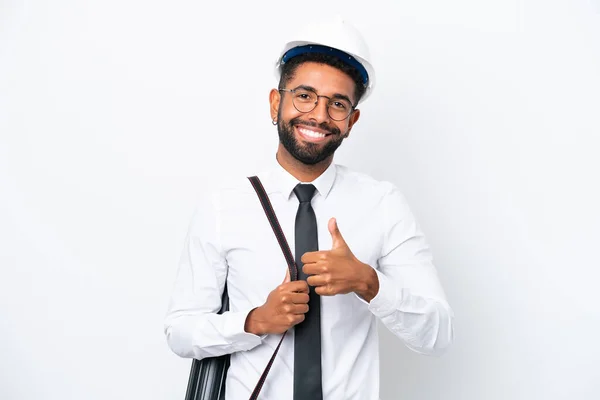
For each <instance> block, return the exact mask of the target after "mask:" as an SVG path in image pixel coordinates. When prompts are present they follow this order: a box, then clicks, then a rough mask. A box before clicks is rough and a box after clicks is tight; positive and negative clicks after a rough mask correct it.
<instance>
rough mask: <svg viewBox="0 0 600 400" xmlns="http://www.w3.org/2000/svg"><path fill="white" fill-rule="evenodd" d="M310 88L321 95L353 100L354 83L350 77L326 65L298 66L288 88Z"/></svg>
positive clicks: (305, 64)
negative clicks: (344, 96)
mask: <svg viewBox="0 0 600 400" xmlns="http://www.w3.org/2000/svg"><path fill="white" fill-rule="evenodd" d="M300 85H305V86H310V87H313V88H315V89H316V90H317V92H318V93H319V94H322V95H325V96H327V95H333V94H344V95H346V96H348V97H349V98H350V99H353V98H354V81H353V80H352V78H350V76H348V75H347V74H345V73H344V72H342V71H340V70H339V69H337V68H334V67H332V66H329V65H327V64H318V63H315V62H305V63H302V64H300V65H299V66H298V68H297V69H296V72H295V74H294V76H293V78H292V79H291V80H290V81H289V83H288V85H287V86H288V88H295V87H298V86H300Z"/></svg>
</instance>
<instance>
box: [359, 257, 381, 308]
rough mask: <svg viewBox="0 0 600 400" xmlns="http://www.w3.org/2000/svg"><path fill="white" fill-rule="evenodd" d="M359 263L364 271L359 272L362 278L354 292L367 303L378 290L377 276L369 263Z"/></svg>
mask: <svg viewBox="0 0 600 400" xmlns="http://www.w3.org/2000/svg"><path fill="white" fill-rule="evenodd" d="M361 264H362V267H363V268H362V269H363V271H364V272H363V273H362V274H360V276H361V277H362V278H361V280H360V282H359V285H358V288H357V290H355V293H356V294H357V295H359V296H360V297H362V298H363V299H364V300H365V301H366V302H367V303H369V302H371V300H372V299H373V297H375V296H376V295H377V293H378V292H379V277H378V276H377V272H375V269H373V268H372V267H371V266H370V265H367V264H364V263H361Z"/></svg>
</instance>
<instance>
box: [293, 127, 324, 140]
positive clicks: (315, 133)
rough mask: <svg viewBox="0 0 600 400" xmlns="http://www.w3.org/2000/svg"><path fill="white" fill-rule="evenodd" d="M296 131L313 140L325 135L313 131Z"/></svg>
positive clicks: (303, 129) (300, 129)
mask: <svg viewBox="0 0 600 400" xmlns="http://www.w3.org/2000/svg"><path fill="white" fill-rule="evenodd" d="M298 130H299V131H300V132H302V133H303V134H305V135H306V136H310V137H313V138H317V139H318V138H324V137H325V136H326V135H325V134H324V133H319V132H315V131H311V130H310V129H305V128H298Z"/></svg>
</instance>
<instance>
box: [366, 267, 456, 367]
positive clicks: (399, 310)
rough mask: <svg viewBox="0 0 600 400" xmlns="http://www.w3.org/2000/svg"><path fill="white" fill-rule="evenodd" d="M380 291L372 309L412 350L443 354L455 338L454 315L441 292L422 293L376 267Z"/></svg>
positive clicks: (428, 353) (370, 307)
mask: <svg viewBox="0 0 600 400" xmlns="http://www.w3.org/2000/svg"><path fill="white" fill-rule="evenodd" d="M377 276H378V278H379V292H378V293H377V295H376V296H375V297H373V298H372V299H371V301H370V303H369V309H370V310H371V312H372V313H373V314H374V315H375V316H377V317H378V318H379V319H380V320H381V322H382V323H383V324H384V325H385V326H386V327H387V328H388V329H389V330H390V331H391V332H392V333H394V335H396V336H397V337H398V338H400V339H402V341H403V342H404V343H405V344H406V346H407V347H409V348H410V349H411V350H413V351H415V352H417V353H420V354H427V355H434V356H437V355H441V354H442V353H443V352H444V351H445V350H446V349H447V348H448V347H449V346H450V344H452V342H453V340H454V326H453V323H454V321H453V320H454V316H453V313H452V310H451V309H450V307H449V306H448V304H447V302H446V301H445V299H443V298H442V296H437V298H436V296H428V297H426V296H422V295H418V294H415V293H413V292H411V290H410V289H409V288H402V287H399V286H398V285H397V284H395V283H394V282H393V281H392V280H390V279H389V278H387V277H386V276H385V275H384V274H382V273H381V272H379V271H377Z"/></svg>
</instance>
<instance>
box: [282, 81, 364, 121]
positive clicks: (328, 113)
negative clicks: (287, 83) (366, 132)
mask: <svg viewBox="0 0 600 400" xmlns="http://www.w3.org/2000/svg"><path fill="white" fill-rule="evenodd" d="M278 90H279V91H280V92H288V93H292V94H293V93H296V91H298V90H304V91H306V92H313V93H314V94H315V96H317V101H315V105H314V107H313V108H311V109H310V110H308V111H301V110H298V107H296V103H294V99H293V98H292V104H293V105H294V108H295V109H296V110H297V111H298V112H301V113H304V114H307V113H309V112H311V111H313V110H314V109H315V108H317V105H318V104H319V99H320V98H321V97H324V98H326V99H327V115H329V118H331V119H332V120H334V121H338V122H339V121H344V120H346V119H348V117H349V116H351V115H352V113H353V112H354V110H356V105H354V104H352V102H350V106H351V107H350V111H349V112H348V115H346V116H345V117H344V118H342V119H335V118H333V117H332V116H331V113H330V112H329V104H330V102H331V97H329V96H325V95H322V94H317V92H315V91H314V90H309V89H306V88H302V87H299V88H296V89H278Z"/></svg>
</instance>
